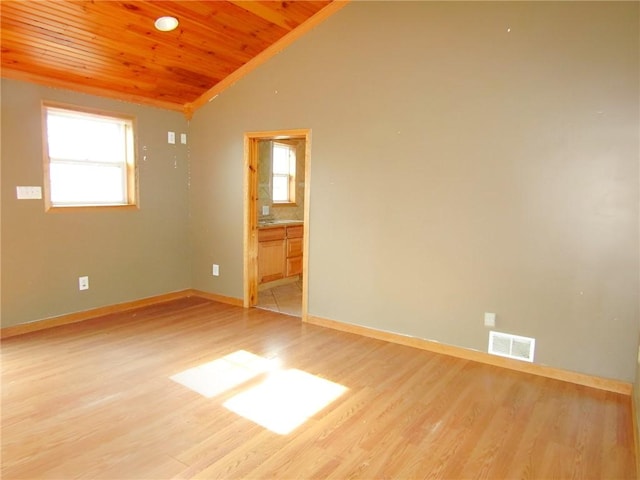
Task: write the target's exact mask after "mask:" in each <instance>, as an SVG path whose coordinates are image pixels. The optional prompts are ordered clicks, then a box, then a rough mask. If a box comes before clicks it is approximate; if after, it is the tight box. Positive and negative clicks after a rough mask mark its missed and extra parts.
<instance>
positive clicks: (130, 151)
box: [42, 102, 138, 211]
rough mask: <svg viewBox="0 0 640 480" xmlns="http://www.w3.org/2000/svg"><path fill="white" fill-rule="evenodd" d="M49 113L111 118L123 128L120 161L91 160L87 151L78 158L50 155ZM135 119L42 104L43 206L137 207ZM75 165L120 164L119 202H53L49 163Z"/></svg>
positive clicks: (49, 208) (65, 105) (114, 113)
mask: <svg viewBox="0 0 640 480" xmlns="http://www.w3.org/2000/svg"><path fill="white" fill-rule="evenodd" d="M49 112H63V113H65V114H69V115H72V116H77V117H78V118H83V117H86V118H87V119H102V120H107V121H113V122H116V123H119V124H121V125H122V126H123V127H124V135H125V140H124V150H125V151H123V152H122V153H123V161H122V162H117V163H113V162H110V163H108V164H107V163H106V162H101V161H99V160H95V159H91V158H90V152H88V153H87V158H86V159H85V160H78V159H73V160H69V159H61V158H51V156H50V155H49V132H48V128H47V125H48V122H47V119H48V114H49ZM135 130H136V119H135V117H133V116H131V115H126V114H122V113H116V112H108V111H104V110H98V109H91V108H86V107H79V106H74V105H67V104H61V103H55V102H43V103H42V132H43V147H44V193H45V195H44V200H45V209H46V210H47V211H49V210H70V209H71V210H78V209H84V208H90V209H99V208H118V209H122V208H138V179H137V169H136V151H137V149H136V136H135ZM56 163H59V164H75V165H88V166H98V167H99V166H104V165H109V166H113V165H120V166H121V168H122V169H123V172H124V173H123V182H124V183H123V188H124V198H123V200H122V201H119V202H95V201H91V200H89V199H86V198H85V199H81V198H79V199H77V200H74V201H69V202H55V201H53V200H52V198H51V165H52V164H56Z"/></svg>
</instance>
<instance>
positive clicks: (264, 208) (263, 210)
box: [262, 205, 269, 215]
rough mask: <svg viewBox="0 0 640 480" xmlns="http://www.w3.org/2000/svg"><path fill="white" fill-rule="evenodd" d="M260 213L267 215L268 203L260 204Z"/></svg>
mask: <svg viewBox="0 0 640 480" xmlns="http://www.w3.org/2000/svg"><path fill="white" fill-rule="evenodd" d="M262 215H269V205H263V206H262Z"/></svg>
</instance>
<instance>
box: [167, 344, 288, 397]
mask: <svg viewBox="0 0 640 480" xmlns="http://www.w3.org/2000/svg"><path fill="white" fill-rule="evenodd" d="M274 362H275V361H274V360H268V359H266V358H263V357H260V356H259V355H254V354H253V353H249V352H247V351H245V350H238V351H236V352H233V353H230V354H229V355H226V356H224V357H222V358H219V359H217V360H214V361H212V362H208V363H204V364H202V365H199V366H197V367H194V368H190V369H189V370H185V371H184V372H180V373H178V374H176V375H173V376H172V377H171V380H173V381H174V382H177V383H179V384H181V385H184V386H185V387H187V388H190V389H191V390H193V391H195V392H198V393H199V394H200V395H203V396H205V397H207V398H211V397H215V396H216V395H219V394H221V393H223V392H226V391H227V390H231V389H232V388H234V387H237V386H238V385H241V384H243V383H245V382H247V381H249V380H251V379H252V378H254V377H257V376H258V375H260V374H262V373H265V372H268V371H269V370H271V369H273V368H274V367H276V366H277V364H274Z"/></svg>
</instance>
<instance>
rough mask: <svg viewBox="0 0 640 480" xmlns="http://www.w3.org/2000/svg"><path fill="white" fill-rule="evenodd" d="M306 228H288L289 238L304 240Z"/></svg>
mask: <svg viewBox="0 0 640 480" xmlns="http://www.w3.org/2000/svg"><path fill="white" fill-rule="evenodd" d="M303 233H304V227H303V226H302V225H294V226H291V227H287V238H302V234H303Z"/></svg>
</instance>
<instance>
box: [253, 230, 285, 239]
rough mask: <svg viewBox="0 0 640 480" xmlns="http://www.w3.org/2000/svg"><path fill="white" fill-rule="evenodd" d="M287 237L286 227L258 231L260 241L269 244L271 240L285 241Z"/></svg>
mask: <svg viewBox="0 0 640 480" xmlns="http://www.w3.org/2000/svg"><path fill="white" fill-rule="evenodd" d="M284 237H285V227H276V228H261V229H259V230H258V241H259V242H269V241H271V240H283V239H284Z"/></svg>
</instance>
